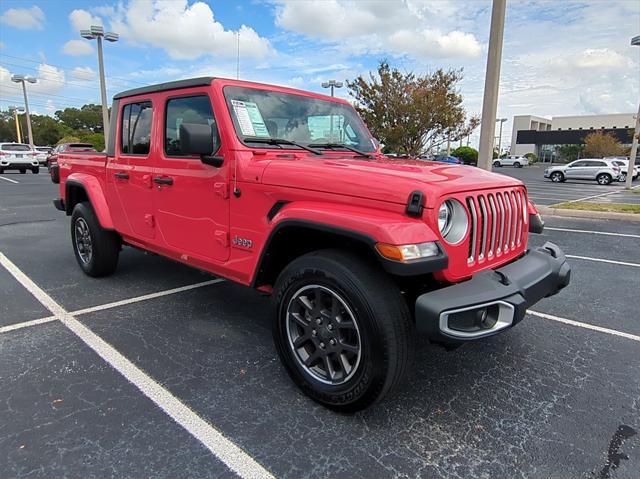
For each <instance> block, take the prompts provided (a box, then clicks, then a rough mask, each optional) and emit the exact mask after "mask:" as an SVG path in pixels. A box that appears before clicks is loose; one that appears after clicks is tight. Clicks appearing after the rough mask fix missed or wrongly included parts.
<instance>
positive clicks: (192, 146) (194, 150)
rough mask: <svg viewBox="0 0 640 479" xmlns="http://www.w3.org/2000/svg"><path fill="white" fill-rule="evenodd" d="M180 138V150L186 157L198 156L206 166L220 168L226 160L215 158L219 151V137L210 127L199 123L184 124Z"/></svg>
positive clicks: (219, 157) (180, 131) (179, 133)
mask: <svg viewBox="0 0 640 479" xmlns="http://www.w3.org/2000/svg"><path fill="white" fill-rule="evenodd" d="M178 137H179V138H180V150H181V151H182V153H183V154H185V155H198V156H200V160H201V161H202V162H203V163H204V164H206V165H211V166H215V167H216V168H219V167H220V166H222V163H223V161H224V159H223V158H222V157H221V156H213V153H215V152H216V151H218V148H219V146H220V145H219V144H218V135H217V134H216V132H214V131H213V128H212V127H211V126H209V125H201V124H198V123H182V124H181V125H180V130H179V132H178Z"/></svg>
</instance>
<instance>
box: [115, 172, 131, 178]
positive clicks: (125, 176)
mask: <svg viewBox="0 0 640 479" xmlns="http://www.w3.org/2000/svg"><path fill="white" fill-rule="evenodd" d="M113 176H115V177H116V178H118V179H119V180H128V179H129V173H122V172H121V171H119V172H118V173H114V174H113Z"/></svg>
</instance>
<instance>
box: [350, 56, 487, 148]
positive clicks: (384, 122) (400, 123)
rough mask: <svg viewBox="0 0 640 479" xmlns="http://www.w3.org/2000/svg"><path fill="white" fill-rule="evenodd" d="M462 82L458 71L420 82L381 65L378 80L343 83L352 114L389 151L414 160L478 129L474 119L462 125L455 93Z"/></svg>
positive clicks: (461, 110) (463, 117)
mask: <svg viewBox="0 0 640 479" xmlns="http://www.w3.org/2000/svg"><path fill="white" fill-rule="evenodd" d="M461 79H462V72H461V71H459V70H448V71H444V70H442V69H438V70H436V71H435V72H434V73H432V74H427V75H424V76H418V75H416V74H414V73H402V72H400V71H399V70H398V69H396V68H394V69H392V68H391V67H390V66H389V64H388V63H387V62H386V61H381V62H380V64H379V66H378V70H377V74H375V75H374V74H373V73H371V72H370V73H369V78H368V79H366V78H363V77H362V76H359V77H357V78H356V79H355V80H354V81H347V87H348V88H349V94H350V95H351V96H352V97H353V98H354V99H355V101H356V105H355V106H356V109H357V110H358V112H359V113H360V115H361V116H362V118H363V119H364V121H365V123H366V124H367V125H368V126H369V128H370V129H371V132H372V133H373V135H374V136H375V137H376V138H377V139H378V140H380V141H381V142H382V143H383V144H384V145H385V147H386V149H387V150H388V151H389V150H391V151H395V152H400V153H406V154H408V155H412V156H417V155H419V154H420V153H421V152H422V151H425V150H431V149H434V148H436V147H438V146H440V145H442V144H443V143H445V142H446V141H447V139H449V140H450V141H458V140H460V139H461V138H464V137H465V136H467V135H468V134H469V133H471V131H473V129H474V128H476V127H477V125H478V124H479V119H478V118H477V117H473V118H471V119H470V120H469V121H467V120H466V111H465V109H464V107H463V106H462V96H461V95H460V94H459V93H458V91H457V90H456V88H457V86H458V83H459V82H460V80H461Z"/></svg>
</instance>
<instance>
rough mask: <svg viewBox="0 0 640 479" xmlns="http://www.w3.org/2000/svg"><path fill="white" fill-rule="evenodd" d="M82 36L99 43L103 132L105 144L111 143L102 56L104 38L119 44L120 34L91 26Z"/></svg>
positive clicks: (81, 32)
mask: <svg viewBox="0 0 640 479" xmlns="http://www.w3.org/2000/svg"><path fill="white" fill-rule="evenodd" d="M80 36H82V38H86V39H87V40H97V41H98V67H99V69H100V97H101V100H102V131H103V132H104V144H105V145H106V144H107V142H108V141H109V126H110V125H109V104H108V103H107V87H106V85H105V76H104V60H103V56H102V37H104V39H105V40H107V41H108V42H117V41H118V38H119V36H118V34H117V33H113V32H107V33H105V32H104V29H103V28H102V27H101V26H98V25H91V28H90V29H89V30H80Z"/></svg>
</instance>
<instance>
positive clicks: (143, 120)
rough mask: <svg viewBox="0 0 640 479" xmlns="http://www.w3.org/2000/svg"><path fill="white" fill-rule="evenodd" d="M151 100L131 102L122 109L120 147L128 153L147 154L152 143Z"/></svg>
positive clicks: (123, 151)
mask: <svg viewBox="0 0 640 479" xmlns="http://www.w3.org/2000/svg"><path fill="white" fill-rule="evenodd" d="M152 114H153V110H152V107H151V102H150V101H144V102H140V103H130V104H128V105H125V106H124V108H123V109H122V128H121V134H120V147H121V151H122V153H124V154H126V155H147V154H149V148H150V145H151V119H152Z"/></svg>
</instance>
